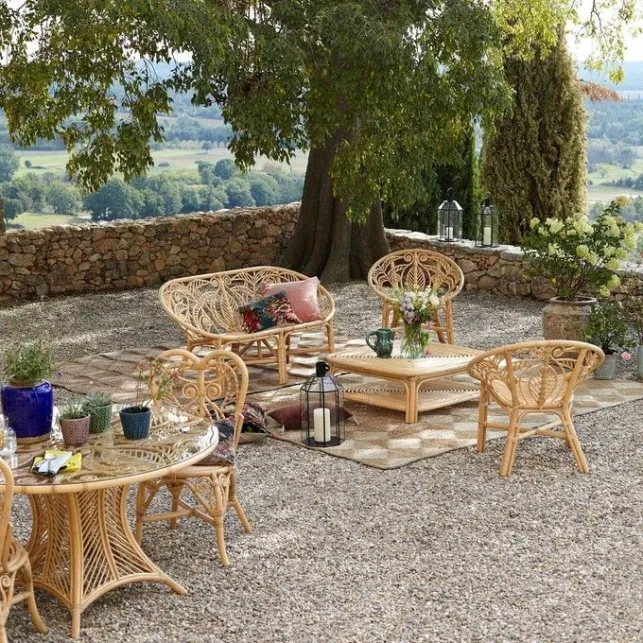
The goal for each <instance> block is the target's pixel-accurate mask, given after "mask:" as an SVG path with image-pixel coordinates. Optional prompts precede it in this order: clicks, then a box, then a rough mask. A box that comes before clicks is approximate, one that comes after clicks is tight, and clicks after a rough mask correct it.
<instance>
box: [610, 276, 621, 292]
mask: <svg viewBox="0 0 643 643" xmlns="http://www.w3.org/2000/svg"><path fill="white" fill-rule="evenodd" d="M620 285H621V279H620V277H619V276H618V275H612V277H611V279H610V280H609V281H608V282H607V287H608V288H609V289H610V290H614V289H615V288H618V287H619V286H620Z"/></svg>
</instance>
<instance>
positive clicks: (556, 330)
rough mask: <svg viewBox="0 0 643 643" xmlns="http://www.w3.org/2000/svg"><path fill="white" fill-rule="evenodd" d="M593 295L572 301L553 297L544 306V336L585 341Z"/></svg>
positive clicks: (593, 302) (593, 300)
mask: <svg viewBox="0 0 643 643" xmlns="http://www.w3.org/2000/svg"><path fill="white" fill-rule="evenodd" d="M595 303H596V299H594V298H593V297H579V298H578V299H574V300H572V301H566V300H565V299H559V298H558V297H553V298H552V299H550V300H549V303H548V304H547V305H546V306H545V307H544V308H543V336H544V338H545V339H571V340H575V341H581V342H582V341H584V339H585V338H584V332H585V328H586V327H587V324H588V322H589V315H590V313H591V312H592V306H593V305H594V304H595Z"/></svg>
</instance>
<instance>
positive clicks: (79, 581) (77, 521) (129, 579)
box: [28, 486, 187, 638]
mask: <svg viewBox="0 0 643 643" xmlns="http://www.w3.org/2000/svg"><path fill="white" fill-rule="evenodd" d="M127 490H128V487H126V486H121V487H113V488H108V489H101V490H99V491H86V492H83V493H66V494H60V495H55V494H52V495H42V496H29V499H30V500H31V505H32V508H33V529H32V533H31V539H30V540H29V546H28V550H29V557H30V559H31V564H32V568H33V575H34V585H35V586H36V587H38V588H40V589H44V590H45V591H46V592H48V593H49V594H52V595H53V596H55V597H57V598H58V599H59V600H60V601H61V602H62V603H63V604H64V605H65V606H66V607H67V608H68V609H69V611H70V612H71V636H72V637H73V638H77V637H78V636H79V635H80V615H81V614H82V612H83V611H84V610H85V609H87V607H89V605H91V604H92V603H93V602H94V601H95V600H96V599H97V598H99V597H100V596H102V595H103V594H105V593H106V592H109V591H110V590H112V589H114V588H116V587H119V586H121V585H126V584H129V583H140V582H143V581H148V582H150V581H151V582H155V583H165V584H166V585H169V586H170V587H171V588H172V589H173V590H174V591H175V592H177V593H178V594H187V590H186V589H185V588H184V587H182V586H181V585H179V584H178V583H177V582H175V581H173V580H172V579H171V578H170V577H169V576H168V575H167V574H165V573H164V572H162V571H161V570H160V569H159V568H158V567H157V566H156V565H155V564H154V563H153V562H152V561H151V560H150V559H149V558H148V557H147V556H146V555H145V553H144V552H143V550H142V549H141V548H140V546H139V545H138V543H137V542H136V540H135V539H134V535H133V534H132V531H131V529H130V526H129V522H128V520H127V507H126V500H127Z"/></svg>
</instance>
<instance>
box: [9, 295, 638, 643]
mask: <svg viewBox="0 0 643 643" xmlns="http://www.w3.org/2000/svg"><path fill="white" fill-rule="evenodd" d="M334 294H335V295H336V297H337V302H338V308H339V314H338V319H337V329H338V331H339V332H344V333H349V334H353V335H354V334H356V333H357V332H358V331H359V333H361V331H363V330H364V329H365V328H376V327H377V326H378V319H379V314H378V313H379V311H378V306H377V304H376V302H374V301H373V300H372V297H370V296H369V295H368V294H367V291H366V289H365V288H364V286H363V285H360V284H351V285H349V286H346V287H344V288H342V289H339V290H338V289H335V290H334ZM540 308H541V304H539V303H537V302H533V301H529V300H521V299H500V298H495V297H492V296H490V295H486V294H481V293H464V294H462V295H461V296H459V297H458V300H457V304H456V316H457V325H458V328H457V331H456V332H457V336H458V338H459V340H460V342H461V343H463V344H469V345H472V346H478V347H486V346H491V345H498V344H501V343H506V342H511V341H519V340H523V339H529V338H537V337H538V336H539V334H540V320H539V312H540ZM0 328H1V329H2V333H3V336H4V338H5V341H7V340H11V339H17V338H21V337H30V336H35V335H37V334H38V335H40V334H43V332H46V333H47V334H48V335H49V336H50V337H51V338H52V341H53V342H54V343H55V348H56V353H57V357H58V359H59V360H64V359H65V358H71V357H76V356H80V355H83V354H87V353H93V352H98V351H104V350H116V349H119V348H125V347H127V346H142V345H151V344H154V343H156V342H158V341H168V339H169V338H176V340H177V341H180V339H181V336H180V334H179V333H177V332H176V329H174V328H173V327H172V325H171V324H170V323H169V322H168V321H167V320H166V319H165V318H164V315H163V313H162V312H161V311H160V309H159V308H158V306H157V304H156V296H155V292H154V291H137V292H128V293H119V294H109V295H92V296H83V297H70V298H64V299H57V300H51V301H47V302H42V303H37V304H27V305H24V306H17V307H13V308H6V309H0ZM641 426H643V403H633V404H630V405H626V406H621V407H616V408H612V409H607V410H604V411H601V412H598V413H594V414H591V415H586V416H583V417H581V418H579V419H578V421H577V430H578V432H579V434H580V438H581V442H582V443H583V446H584V449H585V453H586V455H587V457H588V460H589V462H590V467H591V468H592V473H591V474H589V475H581V474H578V473H576V470H575V467H574V465H573V460H572V457H571V455H570V454H569V452H566V451H565V450H564V449H563V448H562V445H561V443H559V442H558V441H557V440H550V439H549V440H548V439H542V440H535V439H534V440H527V441H525V442H523V443H522V444H521V448H520V451H519V455H518V460H517V463H516V467H515V470H514V473H513V474H512V476H511V477H510V478H509V479H501V478H499V476H498V475H497V470H498V466H499V463H500V454H501V450H502V441H495V442H492V443H490V445H489V448H488V450H487V452H486V453H485V454H484V455H481V456H477V455H476V454H475V453H474V451H473V449H462V450H459V451H454V452H450V453H447V454H445V455H442V456H439V457H436V458H431V459H428V460H423V461H421V462H418V463H415V464H413V465H410V466H407V467H404V468H402V469H399V470H393V471H380V470H376V469H372V468H367V467H362V466H360V465H358V464H356V463H354V462H350V461H346V460H341V459H339V458H332V457H326V456H324V455H322V454H319V453H313V452H310V451H307V450H304V449H298V448H294V447H292V446H290V445H288V444H285V443H282V442H277V441H273V440H269V441H267V442H266V443H265V444H262V445H250V446H246V447H244V448H243V449H242V452H241V454H240V457H239V480H240V495H241V499H242V502H243V503H244V506H245V508H246V513H247V515H248V517H249V519H250V521H251V522H252V524H253V527H254V529H255V531H254V533H252V534H250V535H246V534H243V532H242V530H241V527H240V525H239V524H238V522H237V521H236V520H235V518H234V516H233V515H232V514H230V515H229V517H228V520H227V525H226V529H227V542H228V553H229V556H230V560H231V563H232V564H231V566H230V567H229V568H228V569H225V570H224V569H222V568H221V567H220V566H219V563H218V559H217V555H216V550H215V547H214V541H213V534H212V531H211V530H210V529H209V528H208V527H207V526H206V525H205V524H201V523H200V522H198V521H194V520H192V521H187V522H186V521H184V522H183V523H181V524H180V525H179V528H178V529H177V530H176V531H170V530H168V529H167V527H166V526H165V525H163V524H152V525H148V526H147V527H146V530H145V534H144V547H145V548H146V551H147V552H148V553H149V555H150V556H151V557H152V559H153V560H155V561H156V562H157V563H158V564H159V565H160V566H161V568H162V569H164V570H165V571H167V572H168V573H169V574H170V575H171V576H173V577H174V578H175V579H176V580H178V581H179V582H182V583H184V584H185V585H186V586H187V587H188V588H189V589H190V593H189V595H188V596H186V597H179V596H176V595H174V594H172V593H171V592H170V591H169V590H168V589H167V588H166V587H164V586H156V585H135V586H131V587H128V588H123V589H120V590H117V591H115V592H111V593H109V594H108V595H107V596H105V597H104V598H102V599H101V600H99V601H98V602H97V603H95V604H94V605H92V606H91V607H90V608H89V609H88V610H87V612H86V613H85V614H84V616H83V620H82V635H81V640H83V641H91V642H95V643H112V642H113V643H115V642H120V641H123V640H127V641H129V642H132V643H143V642H145V643H147V642H150V643H153V642H157V641H158V642H177V643H178V642H180V643H192V642H194V643H197V642H203V641H205V642H212V643H214V642H218V641H221V642H223V641H225V642H226V643H233V642H244V643H245V642H255V641H258V642H259V641H260V642H264V641H265V642H273V641H274V642H282V641H283V642H286V641H292V642H297V643H302V642H311V643H312V642H315V643H316V642H318V641H333V642H335V641H342V642H343V641H355V642H364V643H366V642H368V643H375V642H379V641H387V642H391V641H396V642H397V641H400V642H401V641H405V642H407V641H408V642H411V641H413V642H415V641H427V642H431V643H441V642H443V641H444V642H469V641H476V642H480V643H483V642H484V643H490V642H494V643H496V642H505V641H507V642H509V641H512V642H513V641H516V642H520V643H522V642H534V643H536V642H539V643H540V642H545V641H547V642H550V641H551V642H556V643H567V642H570V643H571V642H576V641H581V640H582V641H589V642H601V643H602V642H614V643H616V642H619V643H624V642H628V643H629V642H632V643H634V642H639V641H643V607H642V606H643V573H642V572H643V562H642V561H643V535H642V534H643V532H642V530H641V522H642V517H643V491H642V490H641V489H642V487H641V477H642V473H643V467H642V466H641V460H640V453H641V451H642V450H643V436H642V433H641ZM23 500H24V499H22V498H19V499H18V502H17V506H16V510H15V514H14V515H15V523H16V528H17V531H18V533H19V534H20V535H21V536H23V537H24V536H25V534H26V533H27V532H28V528H29V512H28V508H27V507H26V505H25V503H24V502H23ZM38 603H39V607H40V609H41V613H42V615H43V617H44V618H45V619H46V621H47V623H48V624H49V626H50V628H51V632H50V634H48V635H46V636H41V635H38V634H36V633H35V631H34V630H33V629H32V627H31V624H30V622H29V620H28V618H27V616H26V611H24V610H23V609H21V608H20V607H17V608H14V609H13V610H12V613H11V617H10V619H9V624H8V631H9V636H10V640H13V641H16V642H20V643H30V642H34V643H36V642H43V643H44V642H45V641H52V642H53V641H56V642H63V641H67V640H68V639H67V632H68V624H69V621H68V616H67V612H66V610H65V609H64V608H63V607H62V606H61V605H60V604H59V603H57V602H56V601H55V600H54V599H51V598H49V597H48V596H47V595H45V594H42V593H39V595H38Z"/></svg>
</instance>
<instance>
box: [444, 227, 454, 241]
mask: <svg viewBox="0 0 643 643" xmlns="http://www.w3.org/2000/svg"><path fill="white" fill-rule="evenodd" d="M446 238H447V239H448V240H449V241H450V240H451V239H453V227H452V226H448V227H447V233H446Z"/></svg>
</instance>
